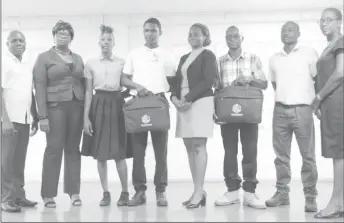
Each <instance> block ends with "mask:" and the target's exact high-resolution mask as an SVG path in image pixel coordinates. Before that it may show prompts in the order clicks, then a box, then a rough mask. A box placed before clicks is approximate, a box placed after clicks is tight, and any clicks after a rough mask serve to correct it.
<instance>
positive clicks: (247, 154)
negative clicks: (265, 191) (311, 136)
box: [215, 26, 267, 209]
mask: <svg viewBox="0 0 344 223" xmlns="http://www.w3.org/2000/svg"><path fill="white" fill-rule="evenodd" d="M243 40H244V37H243V35H242V33H241V32H240V31H239V29H238V27H236V26H231V27H229V28H228V29H227V31H226V42H227V46H228V48H229V50H228V53H226V54H225V55H224V56H222V57H220V59H219V76H218V77H217V78H216V80H215V89H217V90H220V89H223V88H226V87H229V86H234V85H246V86H247V87H256V88H260V89H262V90H265V89H266V88H267V81H266V78H265V74H264V71H263V67H262V64H261V62H260V59H259V57H258V56H257V55H255V54H252V53H249V52H245V51H243V49H242V42H243ZM258 130H259V129H258V124H257V123H226V124H222V125H221V136H222V139H223V147H224V149H225V157H224V162H223V170H224V171H223V174H224V178H225V183H226V186H227V192H225V193H224V194H223V195H222V196H221V197H220V198H219V199H217V200H216V201H215V205H216V206H224V205H230V204H234V203H239V201H240V198H239V191H240V188H241V182H242V179H241V177H240V176H239V173H238V160H237V155H238V142H239V141H238V137H239V132H240V142H241V145H242V153H243V162H242V170H243V178H244V182H243V184H242V188H243V190H244V196H243V198H244V204H246V205H247V206H249V207H252V208H257V209H265V208H266V206H265V203H264V201H262V200H260V199H259V197H258V196H257V195H256V193H255V191H256V185H257V184H258V180H257V177H256V175H257V151H258Z"/></svg>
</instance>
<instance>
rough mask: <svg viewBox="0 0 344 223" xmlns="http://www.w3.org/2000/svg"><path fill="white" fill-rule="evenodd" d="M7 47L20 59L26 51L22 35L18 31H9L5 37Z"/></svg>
mask: <svg viewBox="0 0 344 223" xmlns="http://www.w3.org/2000/svg"><path fill="white" fill-rule="evenodd" d="M7 47H8V49H9V51H10V52H11V53H12V54H13V55H14V56H16V57H17V58H19V59H21V57H22V55H23V53H24V52H25V49H26V41H25V36H24V34H23V33H22V32H21V31H19V30H12V31H10V32H9V34H8V36H7Z"/></svg>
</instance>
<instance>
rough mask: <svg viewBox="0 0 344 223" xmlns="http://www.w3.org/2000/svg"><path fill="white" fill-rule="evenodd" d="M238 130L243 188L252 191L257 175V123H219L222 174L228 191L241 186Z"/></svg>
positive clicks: (254, 187) (256, 182) (253, 190)
mask: <svg viewBox="0 0 344 223" xmlns="http://www.w3.org/2000/svg"><path fill="white" fill-rule="evenodd" d="M239 130H240V141H241V145H242V154H243V159H242V162H241V164H242V170H243V178H244V183H243V189H244V191H246V192H250V193H254V192H255V189H256V185H257V184H258V181H257V178H256V175H257V143H258V124H244V123H238V124H237V123H233V124H225V125H221V135H222V140H223V147H224V148H225V158H224V164H223V175H224V177H225V182H226V186H227V188H228V191H236V190H238V189H240V187H241V182H242V180H241V178H240V176H239V174H238V160H237V155H238V133H239Z"/></svg>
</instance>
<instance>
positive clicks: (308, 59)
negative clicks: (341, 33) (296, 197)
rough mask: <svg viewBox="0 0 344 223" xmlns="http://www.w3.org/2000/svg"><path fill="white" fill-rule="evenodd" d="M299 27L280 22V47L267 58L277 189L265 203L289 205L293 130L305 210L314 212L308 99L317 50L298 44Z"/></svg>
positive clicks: (314, 179) (311, 95) (315, 175)
mask: <svg viewBox="0 0 344 223" xmlns="http://www.w3.org/2000/svg"><path fill="white" fill-rule="evenodd" d="M299 36H300V30H299V26H298V24H296V23H295V22H287V23H285V24H284V25H283V27H282V31H281V39H282V42H283V44H284V48H283V50H281V51H280V52H278V53H276V54H274V55H273V56H272V57H271V58H270V64H269V66H270V80H271V82H272V86H273V88H274V90H275V108H274V116H273V147H274V151H275V154H276V159H275V166H276V175H277V183H276V188H277V192H276V193H275V194H274V195H273V197H272V198H271V199H270V200H267V201H266V205H267V206H268V207H276V206H280V205H289V195H288V194H289V187H288V184H289V182H290V180H291V171H290V149H291V141H292V136H293V133H294V134H295V137H296V141H297V143H298V146H299V150H300V153H301V156H302V170H301V178H302V183H303V191H304V194H305V197H306V204H305V211H306V212H316V211H317V204H316V196H317V194H318V193H317V190H316V183H317V179H318V172H317V166H316V162H315V145H314V144H315V141H314V140H315V139H314V123H313V112H312V108H311V106H310V105H311V103H312V100H313V98H314V97H315V90H314V81H313V79H314V78H315V76H316V62H317V59H318V54H317V52H316V51H315V50H313V49H311V48H308V47H302V46H300V45H299V44H298V41H297V40H298V38H299Z"/></svg>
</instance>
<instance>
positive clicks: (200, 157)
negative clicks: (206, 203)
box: [191, 138, 208, 204]
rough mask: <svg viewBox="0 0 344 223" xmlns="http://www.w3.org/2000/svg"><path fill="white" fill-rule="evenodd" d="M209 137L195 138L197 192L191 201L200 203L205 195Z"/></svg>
mask: <svg viewBox="0 0 344 223" xmlns="http://www.w3.org/2000/svg"><path fill="white" fill-rule="evenodd" d="M206 144H207V139H206V138H196V139H194V140H193V154H194V162H195V169H196V171H195V172H196V174H195V192H194V196H193V198H192V201H191V203H192V204H196V203H198V202H199V201H200V200H201V199H202V197H203V195H204V188H203V186H204V178H205V173H206V169H207V162H208V153H207V150H206Z"/></svg>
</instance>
